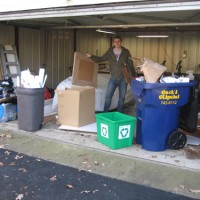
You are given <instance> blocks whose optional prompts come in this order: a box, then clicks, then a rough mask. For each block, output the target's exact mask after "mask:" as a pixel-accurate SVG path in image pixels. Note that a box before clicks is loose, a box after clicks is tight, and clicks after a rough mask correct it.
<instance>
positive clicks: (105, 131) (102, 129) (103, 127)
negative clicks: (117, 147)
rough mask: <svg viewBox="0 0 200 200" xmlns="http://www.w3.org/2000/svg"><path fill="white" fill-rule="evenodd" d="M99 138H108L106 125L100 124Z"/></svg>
mask: <svg viewBox="0 0 200 200" xmlns="http://www.w3.org/2000/svg"><path fill="white" fill-rule="evenodd" d="M101 136H102V137H105V138H108V137H109V136H108V125H106V124H101Z"/></svg>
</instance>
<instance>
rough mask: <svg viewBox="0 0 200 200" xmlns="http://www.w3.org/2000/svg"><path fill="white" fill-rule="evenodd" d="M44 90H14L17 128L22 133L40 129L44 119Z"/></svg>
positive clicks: (19, 88)
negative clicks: (16, 105) (16, 106)
mask: <svg viewBox="0 0 200 200" xmlns="http://www.w3.org/2000/svg"><path fill="white" fill-rule="evenodd" d="M44 91H45V88H21V87H18V88H16V94H17V104H18V126H19V129H22V130H24V131H29V132H33V131H37V130H39V129H41V127H42V123H43V118H44Z"/></svg>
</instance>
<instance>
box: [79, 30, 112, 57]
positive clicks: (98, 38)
mask: <svg viewBox="0 0 200 200" xmlns="http://www.w3.org/2000/svg"><path fill="white" fill-rule="evenodd" d="M109 47H110V35H107V34H103V33H98V32H96V31H95V30H78V31H77V46H76V49H77V51H79V52H82V53H90V54H94V55H97V56H102V55H103V54H104V53H105V52H106V51H107V50H108V48H109Z"/></svg>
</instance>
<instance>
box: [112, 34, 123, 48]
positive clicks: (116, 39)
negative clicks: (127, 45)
mask: <svg viewBox="0 0 200 200" xmlns="http://www.w3.org/2000/svg"><path fill="white" fill-rule="evenodd" d="M113 45H114V47H116V48H121V46H122V38H121V36H119V35H116V36H115V37H114V38H113Z"/></svg>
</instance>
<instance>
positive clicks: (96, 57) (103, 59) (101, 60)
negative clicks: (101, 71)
mask: <svg viewBox="0 0 200 200" xmlns="http://www.w3.org/2000/svg"><path fill="white" fill-rule="evenodd" d="M86 55H87V57H88V58H91V59H92V60H93V61H94V62H97V63H100V62H105V61H108V59H109V50H108V51H107V52H106V53H105V54H104V55H103V56H101V57H100V56H95V55H91V54H86Z"/></svg>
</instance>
